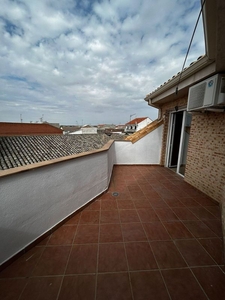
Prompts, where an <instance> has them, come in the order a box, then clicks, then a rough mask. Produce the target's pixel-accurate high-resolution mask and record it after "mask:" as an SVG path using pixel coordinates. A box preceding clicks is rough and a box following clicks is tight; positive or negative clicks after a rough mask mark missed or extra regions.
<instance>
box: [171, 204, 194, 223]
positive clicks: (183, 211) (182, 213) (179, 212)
mask: <svg viewBox="0 0 225 300" xmlns="http://www.w3.org/2000/svg"><path fill="white" fill-rule="evenodd" d="M172 210H173V212H174V213H175V215H176V216H177V217H178V218H179V219H180V220H185V221H187V220H188V221H192V220H198V218H197V217H196V216H195V215H194V214H193V213H192V212H191V211H190V210H189V209H188V208H187V207H185V208H183V207H174V208H172Z"/></svg>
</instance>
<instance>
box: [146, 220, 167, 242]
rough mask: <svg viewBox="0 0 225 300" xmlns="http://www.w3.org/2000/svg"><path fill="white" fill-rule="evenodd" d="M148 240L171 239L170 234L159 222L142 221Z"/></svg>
mask: <svg viewBox="0 0 225 300" xmlns="http://www.w3.org/2000/svg"><path fill="white" fill-rule="evenodd" d="M143 227H144V229H145V232H146V234H147V237H148V240H149V241H154V240H171V237H170V235H169V234H168V232H167V231H166V229H165V228H164V226H163V225H162V223H161V222H152V223H143Z"/></svg>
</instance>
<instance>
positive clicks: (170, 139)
mask: <svg viewBox="0 0 225 300" xmlns="http://www.w3.org/2000/svg"><path fill="white" fill-rule="evenodd" d="M181 111H183V119H182V125H181V133H180V144H179V150H178V159H177V165H175V166H174V167H175V168H176V173H177V174H179V175H180V176H182V177H184V175H183V174H181V173H180V172H179V171H180V165H181V158H182V151H183V147H184V126H185V122H186V118H187V109H186V108H183V109H179V110H177V111H176V110H173V111H171V112H170V116H169V126H168V134H167V143H166V145H167V146H166V167H167V168H172V167H173V166H171V165H170V163H171V157H172V152H171V151H172V146H173V142H174V132H175V127H174V126H175V120H174V116H175V114H176V113H178V112H181Z"/></svg>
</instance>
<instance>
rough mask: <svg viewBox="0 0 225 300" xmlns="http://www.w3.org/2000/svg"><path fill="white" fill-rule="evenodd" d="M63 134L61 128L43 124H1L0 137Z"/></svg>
mask: <svg viewBox="0 0 225 300" xmlns="http://www.w3.org/2000/svg"><path fill="white" fill-rule="evenodd" d="M48 134H63V131H62V130H61V129H60V128H57V127H55V126H52V125H50V124H46V123H42V124H36V123H7V122H1V123H0V136H15V135H48Z"/></svg>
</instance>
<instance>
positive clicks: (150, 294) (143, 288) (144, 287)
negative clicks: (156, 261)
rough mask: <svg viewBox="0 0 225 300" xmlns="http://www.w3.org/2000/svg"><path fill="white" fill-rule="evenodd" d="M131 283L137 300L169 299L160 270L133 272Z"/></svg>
mask: <svg viewBox="0 0 225 300" xmlns="http://www.w3.org/2000/svg"><path fill="white" fill-rule="evenodd" d="M130 275H131V285H132V290H133V294H134V299H135V300H147V299H152V300H169V299H170V298H169V296H168V293H167V290H166V287H165V284H164V282H163V279H162V277H161V275H160V273H159V271H147V272H132V273H131V274H130Z"/></svg>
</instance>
